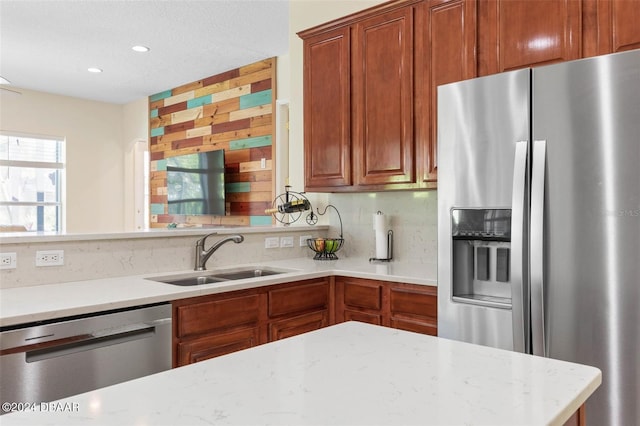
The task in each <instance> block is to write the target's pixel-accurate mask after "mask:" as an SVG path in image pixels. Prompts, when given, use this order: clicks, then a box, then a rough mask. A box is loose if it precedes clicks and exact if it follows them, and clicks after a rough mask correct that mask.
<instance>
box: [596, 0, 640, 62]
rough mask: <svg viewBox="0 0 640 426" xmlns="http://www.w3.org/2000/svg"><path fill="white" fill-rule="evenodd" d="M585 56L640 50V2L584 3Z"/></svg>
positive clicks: (598, 0) (633, 0) (615, 0)
mask: <svg viewBox="0 0 640 426" xmlns="http://www.w3.org/2000/svg"><path fill="white" fill-rule="evenodd" d="M583 4H584V6H583V17H584V22H583V56H584V57H589V56H596V55H605V54H607V53H617V52H622V51H625V50H632V49H640V2H638V0H584V3H583Z"/></svg>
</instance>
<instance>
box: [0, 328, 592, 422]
mask: <svg viewBox="0 0 640 426" xmlns="http://www.w3.org/2000/svg"><path fill="white" fill-rule="evenodd" d="M601 380H602V379H601V372H600V370H598V369H597V368H594V367H588V366H584V365H579V364H574V363H568V362H564V361H558V360H553V359H549V358H542V357H535V356H532V355H525V354H521V353H517V352H510V351H504V350H500V349H494V348H489V347H485V346H479V345H472V344H469V343H462V342H456V341H452V340H447V339H442V338H437V337H432V336H426V335H422V334H417V333H411V332H407V331H400V330H395V329H391V328H385V327H379V326H375V325H370V324H364V323H358V322H347V323H341V324H338V325H335V326H331V327H328V328H324V329H320V330H317V331H313V332H310V333H305V334H302V335H299V336H295V337H291V338H288V339H283V340H279V341H276V342H273V343H268V344H265V345H261V346H256V347H254V348H251V349H247V350H243V351H240V352H236V353H233V354H229V355H225V356H221V357H218V358H214V359H211V360H208V361H203V362H200V363H196V364H191V365H188V366H185V367H180V368H176V369H173V370H168V371H165V372H162V373H158V374H154V375H151V376H147V377H143V378H140V379H136V380H132V381H129V382H125V383H121V384H118V385H114V386H110V387H106V388H102V389H98V390H96V391H91V392H87V393H84V394H80V395H75V396H72V397H69V398H65V399H62V400H59V401H57V402H56V403H55V404H49V405H47V406H45V409H46V411H44V412H43V411H32V412H20V413H12V414H7V415H5V416H3V417H2V424H3V425H5V426H12V425H35V424H37V425H42V426H44V425H69V426H71V425H94V424H95V425H97V424H100V425H124V424H128V425H134V424H140V425H142V424H145V425H194V426H196V425H212V424H216V425H285V424H286V425H413V424H419V425H425V426H428V425H439V426H440V425H491V426H500V425H562V424H563V423H564V422H565V421H566V420H567V419H568V418H569V417H570V416H571V415H572V413H573V412H575V411H576V410H577V409H578V408H579V407H580V406H581V405H582V404H583V403H584V402H585V401H586V399H587V398H588V397H589V396H590V395H591V394H592V393H593V392H594V391H595V390H596V388H597V387H598V386H599V385H600V383H601ZM41 410H42V408H41ZM587 417H588V409H587Z"/></svg>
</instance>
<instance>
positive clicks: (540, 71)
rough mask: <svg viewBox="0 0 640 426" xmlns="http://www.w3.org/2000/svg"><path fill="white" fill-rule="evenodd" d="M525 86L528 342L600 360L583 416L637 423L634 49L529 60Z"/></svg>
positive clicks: (639, 124)
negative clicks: (529, 107) (529, 167)
mask: <svg viewBox="0 0 640 426" xmlns="http://www.w3.org/2000/svg"><path fill="white" fill-rule="evenodd" d="M533 89H534V91H533V93H534V95H533V123H534V124H533V138H534V139H535V140H536V142H534V152H533V158H534V164H533V178H532V188H533V189H532V195H531V198H532V200H531V203H532V205H531V210H532V219H531V226H532V229H531V235H532V246H531V285H532V305H531V306H532V310H535V311H534V312H532V319H535V318H539V319H538V320H537V321H533V322H532V327H533V347H534V353H536V354H539V355H546V356H549V357H551V358H557V359H562V360H567V361H573V362H578V363H581V364H587V365H592V366H595V367H598V368H600V369H601V370H602V378H603V383H602V386H601V387H600V388H599V389H598V390H597V391H596V393H595V394H594V395H593V396H592V397H591V398H590V399H589V400H588V402H587V424H589V425H638V424H640V411H639V410H640V404H638V401H640V361H639V358H638V357H639V355H638V354H640V328H639V324H640V189H639V187H640V51H639V50H635V51H630V52H625V53H619V54H614V55H608V56H601V57H595V58H592V59H586V60H581V61H575V62H569V63H564V64H560V65H554V66H549V67H544V68H537V69H535V70H534V71H533ZM543 150H544V151H546V152H543ZM538 160H541V161H544V164H542V163H540V162H538ZM540 179H543V181H542V182H540ZM536 212H541V213H536ZM536 214H539V215H541V216H539V217H535V215H536ZM538 235H540V236H542V238H540V239H536V238H534V237H535V236H538ZM540 309H542V311H540Z"/></svg>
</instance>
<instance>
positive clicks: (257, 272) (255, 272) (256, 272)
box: [214, 268, 283, 280]
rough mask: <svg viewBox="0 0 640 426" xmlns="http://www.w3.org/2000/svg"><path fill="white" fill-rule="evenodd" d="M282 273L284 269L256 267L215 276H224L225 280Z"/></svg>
mask: <svg viewBox="0 0 640 426" xmlns="http://www.w3.org/2000/svg"><path fill="white" fill-rule="evenodd" d="M282 273H283V271H275V270H273V269H262V268H255V269H243V270H239V271H233V272H225V273H220V274H218V273H217V274H215V275H214V277H216V278H222V279H223V280H242V279H245V278H257V277H264V276H267V275H277V274H282Z"/></svg>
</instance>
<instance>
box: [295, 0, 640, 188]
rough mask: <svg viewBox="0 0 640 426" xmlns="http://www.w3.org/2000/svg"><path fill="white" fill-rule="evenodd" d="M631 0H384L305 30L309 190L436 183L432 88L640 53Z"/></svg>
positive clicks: (638, 11) (635, 5)
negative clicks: (586, 59)
mask: <svg viewBox="0 0 640 426" xmlns="http://www.w3.org/2000/svg"><path fill="white" fill-rule="evenodd" d="M639 5H640V1H639V0H392V1H390V2H387V3H382V4H380V5H377V6H374V7H372V8H369V9H365V10H363V11H361V12H358V13H354V14H352V15H349V16H346V17H343V18H340V19H337V20H334V21H331V22H328V23H326V24H322V25H319V26H316V27H314V28H311V29H308V30H305V31H301V32H299V33H298V35H299V36H300V37H301V38H302V39H303V44H304V144H305V189H306V190H307V191H315V192H346V191H380V190H390V189H431V188H436V185H437V126H436V124H437V87H438V86H439V85H442V84H446V83H452V82H456V81H460V80H465V79H469V78H473V77H476V76H483V75H489V74H495V73H498V72H503V71H509V70H513V69H518V68H525V67H530V66H534V67H535V66H540V65H547V64H551V63H555V62H562V61H568V60H573V59H579V58H583V57H589V56H594V55H601V54H606V53H613V52H619V51H622V50H629V49H637V48H640V25H638V22H640V7H639Z"/></svg>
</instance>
